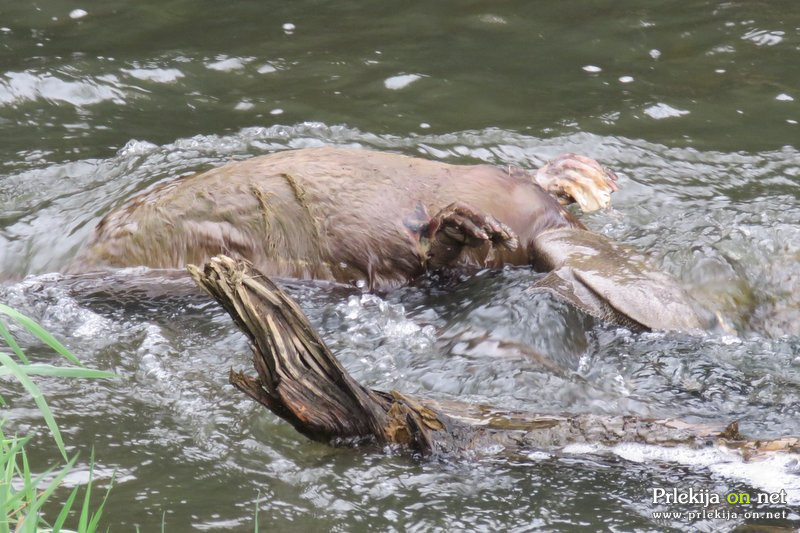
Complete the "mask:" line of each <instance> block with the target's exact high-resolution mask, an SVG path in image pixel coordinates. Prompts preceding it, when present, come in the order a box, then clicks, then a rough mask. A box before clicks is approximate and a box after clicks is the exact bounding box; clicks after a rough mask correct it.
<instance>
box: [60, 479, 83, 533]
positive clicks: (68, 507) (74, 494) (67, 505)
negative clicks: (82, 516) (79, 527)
mask: <svg viewBox="0 0 800 533" xmlns="http://www.w3.org/2000/svg"><path fill="white" fill-rule="evenodd" d="M79 488H80V487H75V488H74V489H73V490H72V492H71V493H70V495H69V498H67V501H66V502H64V507H62V508H61V512H60V513H58V516H57V517H56V521H55V522H53V533H59V532H60V531H61V528H62V527H64V522H66V521H67V517H68V516H69V512H70V511H71V510H72V505H73V504H74V503H75V498H76V497H77V496H78V489H79Z"/></svg>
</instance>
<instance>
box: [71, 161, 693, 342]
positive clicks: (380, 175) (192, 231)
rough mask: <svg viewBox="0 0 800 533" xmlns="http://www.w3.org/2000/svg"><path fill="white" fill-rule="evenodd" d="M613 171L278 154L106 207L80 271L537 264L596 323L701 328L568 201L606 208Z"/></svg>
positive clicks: (338, 276) (398, 277)
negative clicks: (222, 257) (232, 265)
mask: <svg viewBox="0 0 800 533" xmlns="http://www.w3.org/2000/svg"><path fill="white" fill-rule="evenodd" d="M616 188H617V186H616V176H615V175H614V173H613V172H610V171H608V170H607V169H605V168H603V167H602V166H600V165H599V164H598V163H597V162H595V161H594V160H591V159H589V158H586V157H583V156H577V155H574V154H566V155H564V156H560V157H559V158H556V159H555V160H553V161H551V162H549V163H548V164H546V165H545V166H543V167H542V168H540V169H539V170H538V171H536V172H529V171H526V170H523V169H520V168H514V167H495V166H491V165H451V164H446V163H442V162H436V161H429V160H426V159H420V158H413V157H408V156H403V155H398V154H391V153H384V152H375V151H369V150H359V149H344V148H309V149H301V150H290V151H284V152H278V153H274V154H270V155H266V156H260V157H254V158H252V159H248V160H245V161H239V162H234V163H229V164H227V165H224V166H222V167H219V168H215V169H212V170H209V171H207V172H204V173H200V174H196V175H193V176H188V177H183V178H179V179H176V180H174V181H171V182H168V183H165V184H161V185H158V186H156V187H154V188H153V189H151V190H150V191H147V192H145V193H143V194H141V195H139V196H136V197H134V198H132V199H131V200H129V201H128V202H127V203H126V204H125V205H123V206H122V207H120V208H118V209H117V210H115V211H113V212H111V213H109V214H108V215H106V216H105V218H103V220H102V221H101V222H100V223H99V224H98V226H97V228H96V230H95V232H94V235H93V236H92V238H91V240H90V242H89V243H88V244H87V246H86V247H85V248H84V249H83V250H82V251H81V253H80V254H79V256H78V257H77V258H76V260H75V262H74V264H73V266H72V270H73V271H83V272H85V271H87V270H99V269H104V268H113V267H126V266H148V267H153V268H183V267H184V266H185V265H187V264H190V263H191V264H203V263H205V262H207V261H208V260H209V259H210V258H211V257H213V256H215V255H217V254H227V255H229V256H232V257H240V258H243V259H248V260H249V261H251V262H252V263H253V264H254V265H255V267H256V268H257V269H258V270H260V271H261V272H263V273H265V274H267V275H270V276H286V277H296V278H312V279H326V280H335V281H338V282H343V283H359V282H365V283H366V285H367V286H368V288H369V289H370V290H388V289H391V288H393V287H397V286H400V285H403V284H407V283H409V282H410V281H412V280H414V279H415V278H417V277H419V276H420V275H422V274H424V273H425V272H426V271H429V270H442V269H463V268H499V267H502V266H503V265H531V266H533V267H534V268H536V269H537V270H539V271H543V272H550V274H549V275H548V276H547V277H546V278H545V279H544V280H543V282H542V283H541V284H540V285H539V286H538V289H540V290H546V291H549V292H550V293H552V294H554V295H555V296H556V297H558V298H561V299H564V300H566V301H567V302H569V303H571V304H573V305H576V306H577V307H579V308H581V309H582V310H584V311H586V312H588V313H589V314H592V315H594V316H596V317H598V318H600V319H603V320H606V321H610V322H616V323H620V324H624V325H628V326H632V327H642V328H647V329H677V330H692V329H700V328H701V327H702V326H703V321H702V320H701V318H700V317H699V316H698V315H697V314H696V313H695V311H694V308H695V306H694V304H693V303H692V302H691V301H690V299H689V297H688V295H686V294H685V292H684V291H682V290H681V289H680V287H678V285H677V284H676V283H675V282H674V281H673V280H671V279H670V278H668V277H667V276H665V275H663V274H661V273H658V272H657V271H655V270H654V269H653V268H652V267H650V266H649V265H648V264H647V263H646V261H643V260H641V259H640V258H635V257H634V256H635V255H637V254H634V253H631V252H630V251H628V250H625V249H624V248H622V247H620V246H619V245H616V244H614V243H611V242H609V241H608V240H607V239H606V238H605V237H603V236H601V235H598V234H595V233H592V232H589V231H588V230H587V229H586V228H585V227H584V226H583V224H581V222H580V221H578V220H577V219H576V218H575V217H574V216H573V215H572V214H571V213H570V212H569V211H567V210H566V209H565V208H564V207H563V206H562V205H561V204H562V203H568V202H570V201H577V202H578V203H579V204H580V206H581V207H582V208H583V209H584V210H592V209H597V208H602V207H606V206H608V205H609V203H610V195H611V192H613V191H614V190H616Z"/></svg>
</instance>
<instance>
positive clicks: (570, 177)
mask: <svg viewBox="0 0 800 533" xmlns="http://www.w3.org/2000/svg"><path fill="white" fill-rule="evenodd" d="M536 182H537V183H538V184H539V185H540V186H541V187H542V188H543V189H545V190H546V191H548V192H549V193H551V194H553V195H555V196H556V198H558V199H559V201H560V202H561V203H563V204H570V203H573V202H576V203H577V204H578V205H579V206H580V207H581V209H582V210H584V211H587V212H588V211H595V210H597V209H601V208H605V207H608V206H610V205H611V193H612V192H614V191H617V190H619V188H618V187H617V175H616V174H614V172H613V171H611V170H609V169H607V168H605V167H604V166H602V165H600V163H598V162H597V161H595V160H594V159H592V158H590V157H585V156H582V155H576V154H562V155H560V156H558V157H556V158H555V159H553V160H552V161H550V162H549V163H547V164H546V165H545V166H543V167H542V168H540V169H539V170H538V171H537V172H536Z"/></svg>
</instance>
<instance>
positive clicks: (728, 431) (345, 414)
mask: <svg viewBox="0 0 800 533" xmlns="http://www.w3.org/2000/svg"><path fill="white" fill-rule="evenodd" d="M188 269H189V273H190V274H191V275H192V277H193V278H194V280H195V281H196V282H197V284H198V285H200V286H201V287H202V288H203V289H205V290H206V291H207V292H208V293H209V294H211V296H213V297H214V298H215V299H216V300H217V301H218V302H219V303H220V304H221V305H222V306H223V307H224V308H225V310H226V311H227V312H228V313H229V314H230V315H231V317H233V319H234V321H235V322H236V324H237V325H238V326H239V328H240V329H241V330H242V331H244V333H245V334H246V335H247V336H248V337H249V338H250V341H251V343H252V347H253V355H254V356H253V363H254V365H255V369H256V372H257V377H254V376H250V375H247V374H245V373H244V372H234V371H231V374H230V381H231V383H232V384H233V385H234V386H235V387H236V388H238V389H239V390H241V391H242V392H244V393H245V394H247V395H248V396H250V397H251V398H253V399H254V400H256V401H257V402H259V403H261V404H262V405H264V406H265V407H267V408H268V409H269V410H270V411H272V412H273V413H275V414H276V415H278V416H279V417H281V418H283V419H284V420H286V421H287V422H289V423H290V424H292V425H293V426H294V427H295V429H297V431H299V432H300V433H302V434H303V435H305V436H307V437H308V438H310V439H313V440H317V441H322V442H328V443H332V444H358V443H362V442H374V443H377V444H379V445H386V444H399V445H402V446H405V447H407V448H408V449H410V450H412V451H414V452H417V453H420V454H423V455H430V454H437V453H457V452H461V451H466V450H478V451H479V450H481V449H486V448H488V447H491V448H493V449H496V447H497V445H500V446H502V447H504V449H507V450H516V449H519V450H527V449H531V448H533V449H553V448H561V447H564V446H566V445H568V444H572V443H596V444H603V445H614V444H618V443H622V442H638V443H643V444H654V445H659V446H679V445H684V446H690V447H702V446H712V445H716V446H723V447H725V448H728V449H730V450H734V451H736V452H738V453H740V454H742V455H743V456H745V458H748V457H750V456H752V455H756V454H760V453H763V452H773V451H785V452H800V438H797V437H788V438H782V439H777V440H755V439H748V438H746V437H744V436H742V435H741V434H740V433H739V431H738V425H737V424H736V422H732V423H730V424H728V426H727V427H725V428H724V429H722V430H721V428H713V427H707V426H701V425H697V424H689V423H685V422H681V421H680V420H671V419H663V420H658V419H647V418H637V417H633V416H599V415H590V414H584V415H568V416H552V415H541V414H533V413H525V412H509V411H504V410H501V409H495V408H491V407H487V406H482V405H468V404H462V403H455V402H436V401H432V400H426V399H422V398H415V397H411V396H407V395H404V394H402V393H400V392H398V391H394V390H393V391H390V392H382V391H375V390H371V389H368V388H366V387H363V386H361V385H360V384H358V383H357V382H356V381H355V380H354V379H353V378H352V377H351V376H350V375H349V374H348V373H347V371H346V370H345V369H344V368H343V367H342V366H341V364H339V362H338V361H337V359H336V358H335V357H334V356H333V354H332V353H331V351H330V350H329V349H328V347H327V346H326V345H325V343H324V342H323V341H322V339H321V338H320V337H319V335H317V333H316V332H315V331H314V329H313V328H312V326H311V325H310V324H309V322H308V320H307V319H306V317H305V315H304V314H303V312H302V311H301V310H300V308H299V307H298V305H297V304H296V303H295V302H294V301H293V300H292V299H291V298H289V296H287V295H286V293H284V292H283V291H282V290H281V289H280V288H278V287H277V286H276V285H275V284H274V283H273V282H272V281H271V280H270V279H269V278H267V277H266V276H264V275H263V274H261V273H259V272H258V271H256V270H255V269H254V268H253V266H252V265H251V264H250V263H249V262H247V261H243V260H234V259H231V258H229V257H226V256H217V257H215V258H213V259H212V260H211V261H210V262H208V263H207V264H206V265H205V267H204V269H202V270H201V269H200V268H198V267H196V266H192V265H190V266H189V267H188Z"/></svg>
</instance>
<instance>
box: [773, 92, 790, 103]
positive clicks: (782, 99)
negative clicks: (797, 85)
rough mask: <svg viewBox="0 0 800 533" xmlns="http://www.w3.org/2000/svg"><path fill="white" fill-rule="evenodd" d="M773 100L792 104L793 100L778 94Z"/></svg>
mask: <svg viewBox="0 0 800 533" xmlns="http://www.w3.org/2000/svg"><path fill="white" fill-rule="evenodd" d="M775 100H778V101H779V102H794V98H792V97H791V96H789V95H788V94H786V93H781V94H779V95H778V96H776V97H775Z"/></svg>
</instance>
